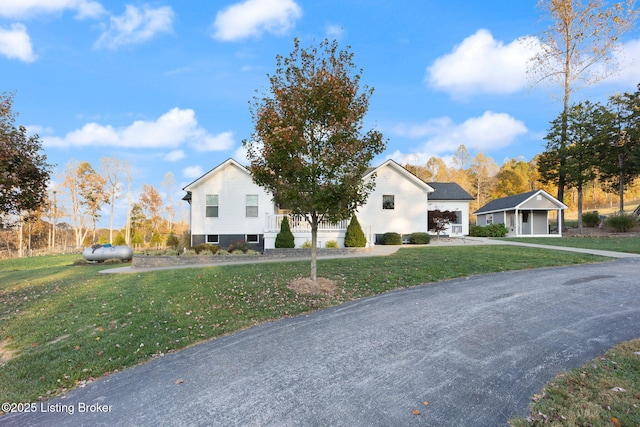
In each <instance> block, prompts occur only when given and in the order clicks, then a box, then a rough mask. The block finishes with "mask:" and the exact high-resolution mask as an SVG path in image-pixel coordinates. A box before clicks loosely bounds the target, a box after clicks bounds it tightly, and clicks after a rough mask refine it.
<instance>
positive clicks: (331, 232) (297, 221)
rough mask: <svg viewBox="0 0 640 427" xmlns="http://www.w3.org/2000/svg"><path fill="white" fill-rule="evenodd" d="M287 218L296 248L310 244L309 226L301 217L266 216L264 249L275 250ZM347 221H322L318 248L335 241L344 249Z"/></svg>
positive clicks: (285, 215)
mask: <svg viewBox="0 0 640 427" xmlns="http://www.w3.org/2000/svg"><path fill="white" fill-rule="evenodd" d="M285 217H287V218H288V220H289V228H290V229H291V233H293V237H294V239H295V244H296V248H300V247H302V245H304V244H305V243H307V242H309V243H310V242H311V224H310V223H309V222H307V220H306V219H305V218H304V217H303V216H302V215H292V214H266V218H265V230H264V248H265V249H275V247H276V246H275V244H276V236H277V235H278V233H279V232H280V225H281V224H282V220H283V219H284V218H285ZM360 225H361V226H362V229H363V231H364V232H365V235H366V236H367V240H368V241H369V242H372V241H374V240H372V239H371V236H370V235H369V234H367V230H366V228H365V226H364V225H362V224H360ZM348 226H349V220H346V219H345V220H342V221H338V222H335V223H334V222H330V221H322V222H320V224H318V236H317V237H318V242H317V244H318V247H319V248H324V247H325V245H326V244H327V242H329V241H336V242H338V247H340V248H342V247H344V235H345V233H346V232H347V227H348Z"/></svg>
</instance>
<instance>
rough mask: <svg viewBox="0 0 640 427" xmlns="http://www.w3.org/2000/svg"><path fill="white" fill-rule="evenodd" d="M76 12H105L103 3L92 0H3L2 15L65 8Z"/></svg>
mask: <svg viewBox="0 0 640 427" xmlns="http://www.w3.org/2000/svg"><path fill="white" fill-rule="evenodd" d="M67 9H68V10H73V11H75V12H76V18H78V19H84V18H96V17H98V16H100V15H102V14H103V13H105V10H104V8H103V7H102V5H101V4H100V3H98V2H96V1H91V0H2V1H0V16H4V17H7V18H25V17H30V16H33V15H37V14H51V13H57V12H61V11H64V10H67Z"/></svg>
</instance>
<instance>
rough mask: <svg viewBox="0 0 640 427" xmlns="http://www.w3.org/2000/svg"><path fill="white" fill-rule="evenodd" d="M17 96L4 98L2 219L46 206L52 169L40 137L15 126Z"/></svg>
mask: <svg viewBox="0 0 640 427" xmlns="http://www.w3.org/2000/svg"><path fill="white" fill-rule="evenodd" d="M12 103H13V95H11V94H9V95H7V94H0V217H1V216H4V215H20V214H22V213H24V212H29V211H34V210H36V209H38V208H39V207H41V206H43V204H44V202H45V200H46V198H47V191H46V188H47V183H48V181H49V175H50V169H51V165H49V164H47V157H46V156H45V155H44V154H43V153H42V152H41V150H42V143H41V142H40V137H39V136H38V135H32V136H28V135H27V130H26V128H25V127H24V126H17V127H16V125H15V118H16V114H15V113H14V112H13V111H12V110H11V107H12Z"/></svg>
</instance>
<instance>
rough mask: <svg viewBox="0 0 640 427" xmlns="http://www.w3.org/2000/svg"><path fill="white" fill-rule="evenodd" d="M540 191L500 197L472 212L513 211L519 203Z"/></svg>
mask: <svg viewBox="0 0 640 427" xmlns="http://www.w3.org/2000/svg"><path fill="white" fill-rule="evenodd" d="M538 191H540V190H534V191H529V192H528V193H522V194H516V195H515V196H508V197H502V198H500V199H495V200H492V201H490V202H489V203H487V204H486V205H484V206H483V207H481V208H480V209H478V210H477V211H475V212H474V215H475V214H479V213H484V212H494V211H503V210H505V209H515V207H516V206H518V205H519V204H520V203H522V202H524V201H525V200H527V199H528V198H529V197H531V196H533V195H534V194H536V193H537V192H538Z"/></svg>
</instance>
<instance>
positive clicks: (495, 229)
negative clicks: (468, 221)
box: [469, 224, 509, 237]
mask: <svg viewBox="0 0 640 427" xmlns="http://www.w3.org/2000/svg"><path fill="white" fill-rule="evenodd" d="M507 234H509V230H508V229H507V227H506V226H505V225H504V224H489V225H487V226H485V227H482V226H480V225H471V226H470V227H469V236H472V237H505V236H506V235H507Z"/></svg>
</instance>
